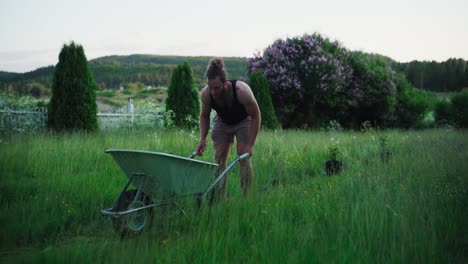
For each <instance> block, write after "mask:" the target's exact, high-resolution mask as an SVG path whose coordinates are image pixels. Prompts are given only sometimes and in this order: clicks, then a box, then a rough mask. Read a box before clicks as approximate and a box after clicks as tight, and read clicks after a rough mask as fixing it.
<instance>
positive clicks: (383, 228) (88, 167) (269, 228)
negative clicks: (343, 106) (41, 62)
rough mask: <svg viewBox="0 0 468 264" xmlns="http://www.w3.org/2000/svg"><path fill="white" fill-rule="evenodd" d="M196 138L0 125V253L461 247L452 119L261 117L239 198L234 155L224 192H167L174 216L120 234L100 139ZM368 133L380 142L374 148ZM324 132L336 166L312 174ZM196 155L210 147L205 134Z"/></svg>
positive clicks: (265, 257)
mask: <svg viewBox="0 0 468 264" xmlns="http://www.w3.org/2000/svg"><path fill="white" fill-rule="evenodd" d="M197 138H198V132H197V131H184V130H170V129H156V130H147V131H131V130H122V131H120V132H100V133H97V134H81V133H76V134H67V135H62V136H55V135H50V134H41V135H35V136H20V135H17V136H12V137H9V138H6V139H4V140H3V141H2V142H1V143H0V179H1V180H0V210H1V214H0V226H1V233H2V235H1V236H0V262H4V263H10V262H26V263H31V262H33V263H42V262H44V263H56V262H67V263H97V262H99V263H144V262H147V263H148V262H149V263H187V262H190V263H226V262H227V263H246V262H247V263H258V262H261V263H296V262H300V263H314V262H318V263H356V262H358V263H463V262H464V263H466V261H467V260H468V255H467V253H466V252H467V248H468V226H467V225H466V222H467V219H468V208H467V206H468V193H467V190H468V162H466V161H467V160H468V151H467V146H468V137H467V132H466V131H463V130H452V129H431V130H424V131H399V130H389V131H384V132H380V131H374V130H368V131H365V132H350V131H348V132H340V131H302V130H284V131H261V133H260V135H259V137H258V140H257V144H256V147H255V152H254V156H253V158H252V162H253V166H254V170H255V178H254V181H253V184H252V188H251V191H250V194H249V196H248V197H247V198H243V197H242V194H241V190H240V187H239V176H238V171H239V170H238V167H236V168H235V169H233V170H232V172H231V173H230V177H229V187H228V197H227V199H226V200H224V201H222V202H220V203H218V204H216V205H214V206H208V205H207V204H204V205H203V206H202V207H201V208H200V209H198V208H197V206H196V203H195V199H191V198H184V199H181V201H180V203H181V204H182V205H183V207H184V209H185V211H186V215H185V216H183V215H181V214H178V213H174V214H168V215H167V217H166V218H164V219H161V218H158V217H155V219H154V222H153V226H152V228H151V229H149V230H146V231H145V233H144V234H142V235H141V236H139V237H134V238H128V239H123V240H122V239H120V236H118V235H117V234H115V233H114V231H113V228H112V224H111V219H110V218H108V217H105V216H102V215H101V214H100V209H103V208H108V207H110V206H112V203H113V201H114V199H115V198H116V197H117V195H118V193H119V192H120V190H121V188H122V187H123V186H124V184H125V183H126V177H125V176H124V174H123V172H122V171H121V170H120V168H119V167H118V165H117V164H116V163H115V162H114V161H113V159H112V157H111V156H110V155H108V154H105V153H104V150H105V149H109V148H123V149H140V150H150V151H158V152H166V153H171V154H175V155H180V156H188V155H189V154H190V153H191V152H192V151H193V150H194V149H195V147H196V144H197ZM382 138H385V139H386V142H387V147H386V148H387V149H388V151H390V152H391V153H392V155H391V157H390V159H389V160H388V161H385V162H384V161H382V160H381V159H380V156H379V153H380V151H381V145H380V144H379V141H380V140H379V139H382ZM332 141H333V142H335V143H336V144H337V146H338V149H339V151H340V156H339V158H340V159H341V160H342V161H343V169H342V172H341V173H340V174H338V175H333V176H326V174H325V168H324V163H325V161H326V160H327V159H328V155H329V149H328V148H329V147H330V145H331V143H332ZM235 156H236V154H235V152H234V151H232V152H231V153H230V158H229V160H233V159H234V157H235ZM197 159H200V160H204V161H213V148H212V146H211V145H209V147H208V148H207V151H206V152H205V155H204V156H202V157H198V158H197ZM277 182H279V184H273V183H277ZM155 213H156V214H157V213H158V209H156V210H155Z"/></svg>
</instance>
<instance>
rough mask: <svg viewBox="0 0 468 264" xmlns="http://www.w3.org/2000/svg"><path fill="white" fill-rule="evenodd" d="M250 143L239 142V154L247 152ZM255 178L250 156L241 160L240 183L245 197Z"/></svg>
mask: <svg viewBox="0 0 468 264" xmlns="http://www.w3.org/2000/svg"><path fill="white" fill-rule="evenodd" d="M248 147H249V145H248V144H243V143H239V142H238V143H237V155H239V156H240V155H242V154H244V153H246V152H247V150H248ZM252 179H253V168H252V162H251V159H250V157H249V158H248V159H243V160H241V161H240V185H241V188H242V192H243V194H244V197H246V196H247V193H248V191H249V188H250V185H251V184H252Z"/></svg>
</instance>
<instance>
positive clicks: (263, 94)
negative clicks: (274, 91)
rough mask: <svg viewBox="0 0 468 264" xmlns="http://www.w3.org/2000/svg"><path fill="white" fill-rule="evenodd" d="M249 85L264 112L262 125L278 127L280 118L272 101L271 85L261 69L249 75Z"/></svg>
mask: <svg viewBox="0 0 468 264" xmlns="http://www.w3.org/2000/svg"><path fill="white" fill-rule="evenodd" d="M249 85H250V87H251V88H252V92H253V93H254V96H255V99H256V100H257V103H258V107H259V108H260V112H261V113H262V127H264V128H270V129H274V128H278V125H279V124H278V119H277V118H276V114H275V109H274V108H273V103H272V101H271V95H270V85H269V84H268V80H267V78H266V77H265V76H264V75H263V74H262V73H261V72H260V71H255V72H253V73H251V74H250V76H249Z"/></svg>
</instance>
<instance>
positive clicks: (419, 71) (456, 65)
mask: <svg viewBox="0 0 468 264" xmlns="http://www.w3.org/2000/svg"><path fill="white" fill-rule="evenodd" d="M395 67H396V68H398V70H399V71H401V72H403V73H404V74H405V75H406V77H407V78H408V80H409V81H410V82H411V83H412V84H413V85H414V86H415V87H418V88H421V89H426V90H432V91H460V90H462V89H463V88H464V87H467V86H468V66H467V61H465V60H463V59H454V58H451V59H448V60H446V61H443V62H436V61H412V62H408V63H395Z"/></svg>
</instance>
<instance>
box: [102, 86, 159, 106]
mask: <svg viewBox="0 0 468 264" xmlns="http://www.w3.org/2000/svg"><path fill="white" fill-rule="evenodd" d="M96 95H97V102H98V108H99V110H100V112H113V111H115V109H117V108H120V107H123V106H126V105H127V104H128V100H129V99H132V100H133V104H134V105H136V106H139V105H141V104H143V103H145V102H148V101H149V102H152V103H155V104H157V105H164V102H165V100H166V98H167V87H156V88H150V89H142V90H139V91H132V90H127V89H125V90H122V91H121V90H104V91H97V92H96Z"/></svg>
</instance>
